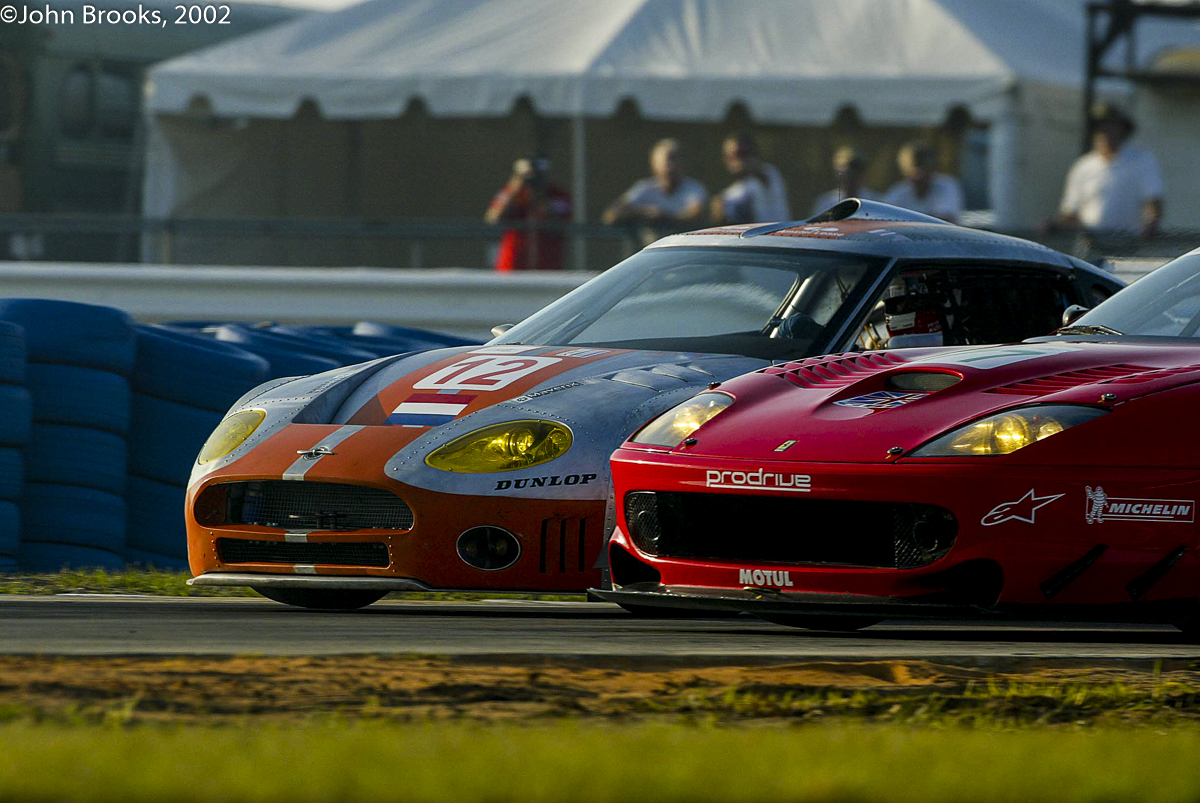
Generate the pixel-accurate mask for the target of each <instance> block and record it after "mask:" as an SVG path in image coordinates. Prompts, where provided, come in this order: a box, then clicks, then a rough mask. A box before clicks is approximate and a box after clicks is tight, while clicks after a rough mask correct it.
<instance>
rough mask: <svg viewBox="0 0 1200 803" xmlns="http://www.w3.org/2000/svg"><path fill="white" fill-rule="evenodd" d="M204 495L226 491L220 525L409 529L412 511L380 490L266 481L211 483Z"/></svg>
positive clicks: (336, 528) (312, 483)
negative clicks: (223, 520)
mask: <svg viewBox="0 0 1200 803" xmlns="http://www.w3.org/2000/svg"><path fill="white" fill-rule="evenodd" d="M209 491H212V492H218V493H219V492H221V491H224V492H226V493H228V498H227V501H226V505H225V508H224V509H225V512H226V521H225V522H223V523H227V524H254V525H259V526H262V527H282V528H284V529H289V530H291V529H296V530H409V529H412V526H413V512H412V509H411V508H410V507H409V506H408V505H407V504H405V502H404V500H403V499H401V498H400V497H398V496H396V495H395V494H393V493H390V492H389V491H385V490H382V489H380V488H366V487H363V486H360V485H344V484H341V483H332V482H291V481H287V480H267V481H260V482H231V483H226V484H224V485H214V486H212V487H211V488H209V489H208V491H206V493H208V492H209ZM202 501H203V500H202ZM201 507H202V505H201V504H197V508H201Z"/></svg>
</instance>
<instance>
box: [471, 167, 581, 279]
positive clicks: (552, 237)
mask: <svg viewBox="0 0 1200 803" xmlns="http://www.w3.org/2000/svg"><path fill="white" fill-rule="evenodd" d="M549 173H550V160H549V159H545V158H541V157H534V158H528V159H518V160H517V161H516V162H514V163H513V172H512V176H511V177H510V178H509V180H508V183H506V184H505V185H504V187H503V188H501V190H500V192H498V193H496V197H495V198H493V199H492V203H491V206H489V207H488V210H487V213H486V214H485V215H484V218H483V219H484V220H486V221H487V222H488V223H502V222H504V223H512V224H516V225H512V226H510V227H509V228H508V229H506V230H505V232H504V235H503V236H502V237H501V239H500V252H499V254H497V256H496V270H497V271H499V272H501V273H508V272H510V271H514V270H562V266H563V250H564V246H565V244H566V237H565V236H564V234H563V231H562V229H561V224H563V223H565V222H567V221H569V220H570V219H571V196H570V195H569V194H568V193H567V192H566V190H564V189H562V188H561V187H559V186H557V185H556V184H554V183H553V182H551V181H550V178H549Z"/></svg>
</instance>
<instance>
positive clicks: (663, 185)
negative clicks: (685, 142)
mask: <svg viewBox="0 0 1200 803" xmlns="http://www.w3.org/2000/svg"><path fill="white" fill-rule="evenodd" d="M650 172H651V173H652V174H653V175H651V176H650V177H649V178H644V179H642V180H641V181H639V182H637V183H636V184H634V185H633V186H632V187H630V188H629V189H628V190H626V192H625V194H624V195H622V196H621V197H620V198H618V199H617V200H616V201H614V202H613V203H612V205H610V206H609V207H608V209H606V210H604V215H603V216H602V218H601V219H602V220H603V221H604V222H605V223H607V224H608V225H610V226H613V225H617V224H619V223H642V224H645V225H647V226H651V227H653V226H656V225H657V226H662V227H664V228H679V227H681V226H687V225H690V224H693V223H697V222H698V221H699V220H700V218H701V216H702V215H703V214H704V204H705V203H706V202H707V201H708V190H707V189H705V187H704V185H703V184H701V183H700V182H699V181H697V180H696V179H694V178H691V177H690V176H688V175H687V174H686V173H685V172H684V159H683V147H682V146H681V145H680V144H679V142H678V141H676V140H674V139H664V140H660V141H659V142H658V143H657V144H656V145H655V146H654V147H653V148H652V149H651V150H650ZM649 237H650V239H654V238H655V235H654V234H653V232H650V233H649Z"/></svg>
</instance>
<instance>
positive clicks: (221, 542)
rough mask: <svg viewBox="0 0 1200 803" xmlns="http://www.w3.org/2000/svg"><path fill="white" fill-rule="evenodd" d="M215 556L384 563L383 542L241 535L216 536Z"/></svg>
mask: <svg viewBox="0 0 1200 803" xmlns="http://www.w3.org/2000/svg"><path fill="white" fill-rule="evenodd" d="M217 557H218V559H219V560H220V561H221V562H222V563H288V564H292V563H307V564H319V565H323V566H374V567H376V568H380V569H382V568H385V567H386V566H387V565H388V562H389V561H388V548H387V544H381V543H373V542H360V543H344V542H342V543H323V544H321V543H316V544H314V543H295V542H291V541H250V540H246V539H242V538H218V539H217Z"/></svg>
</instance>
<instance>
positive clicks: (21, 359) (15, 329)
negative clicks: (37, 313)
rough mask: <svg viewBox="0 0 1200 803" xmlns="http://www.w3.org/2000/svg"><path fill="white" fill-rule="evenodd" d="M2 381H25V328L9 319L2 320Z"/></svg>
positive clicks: (17, 383)
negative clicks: (10, 321)
mask: <svg viewBox="0 0 1200 803" xmlns="http://www.w3.org/2000/svg"><path fill="white" fill-rule="evenodd" d="M0 382H7V383H8V384H10V385H23V384H24V383H25V330H24V329H23V328H22V327H21V326H20V325H19V324H15V323H9V322H8V321H0Z"/></svg>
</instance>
